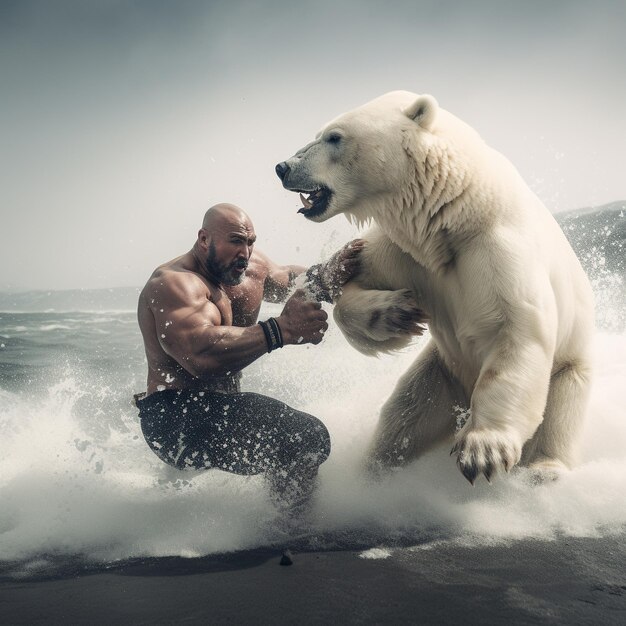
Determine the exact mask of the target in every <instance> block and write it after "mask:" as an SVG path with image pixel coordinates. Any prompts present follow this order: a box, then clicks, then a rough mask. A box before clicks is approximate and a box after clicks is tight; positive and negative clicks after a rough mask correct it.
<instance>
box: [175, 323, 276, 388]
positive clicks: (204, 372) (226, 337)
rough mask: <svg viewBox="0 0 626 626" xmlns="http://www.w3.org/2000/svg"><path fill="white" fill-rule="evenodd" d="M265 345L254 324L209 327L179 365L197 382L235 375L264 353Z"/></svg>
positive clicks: (257, 327) (266, 345)
mask: <svg viewBox="0 0 626 626" xmlns="http://www.w3.org/2000/svg"><path fill="white" fill-rule="evenodd" d="M267 352H268V342H267V339H266V336H265V333H264V332H263V329H262V328H261V326H259V325H258V324H255V325H254V326H247V327H245V328H241V327H238V326H224V327H222V326H218V327H213V328H211V330H210V333H206V334H205V335H204V336H203V337H201V338H196V339H195V340H194V349H193V351H192V354H191V355H190V356H188V357H183V359H182V363H181V365H183V367H184V368H185V369H186V370H187V371H189V372H190V373H191V374H192V375H193V376H195V377H196V378H200V379H206V378H211V377H212V376H224V375H228V374H231V373H233V372H238V371H240V370H242V369H244V368H245V367H247V366H248V365H250V364H251V363H253V362H254V361H256V360H257V359H258V358H259V357H261V356H263V355H264V354H267Z"/></svg>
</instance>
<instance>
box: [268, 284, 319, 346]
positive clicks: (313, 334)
mask: <svg viewBox="0 0 626 626" xmlns="http://www.w3.org/2000/svg"><path fill="white" fill-rule="evenodd" d="M327 319H328V315H327V314H326V311H322V305H321V304H320V303H319V302H313V301H311V300H307V299H306V296H305V292H304V291H303V290H302V289H298V290H296V291H295V292H294V294H293V295H292V296H291V298H289V300H287V302H286V303H285V307H284V308H283V311H282V313H281V314H280V316H279V317H278V318H277V319H276V321H277V322H278V325H279V326H280V330H281V333H282V335H283V343H285V344H288V343H291V344H297V343H313V344H318V343H319V342H320V341H322V338H323V337H324V333H325V332H326V331H327V330H328V324H327V322H326V320H327Z"/></svg>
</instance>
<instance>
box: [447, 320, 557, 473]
mask: <svg viewBox="0 0 626 626" xmlns="http://www.w3.org/2000/svg"><path fill="white" fill-rule="evenodd" d="M551 367H552V352H551V346H550V341H549V340H546V341H537V340H535V341H533V340H532V339H531V338H530V337H529V336H528V334H526V336H523V335H522V334H521V333H519V332H513V333H508V334H506V333H502V334H501V336H500V337H498V339H497V340H496V342H495V346H494V348H493V349H492V351H491V354H490V355H489V356H488V358H486V359H485V362H484V364H483V366H482V368H481V371H480V375H479V376H478V380H477V381H476V384H475V386H474V389H473V392H472V399H471V403H470V409H471V416H470V418H469V420H468V421H467V423H466V424H465V426H464V427H463V428H462V429H461V431H460V432H459V433H458V434H457V443H456V445H455V446H454V448H453V450H452V452H453V453H454V452H456V453H457V465H458V466H459V469H460V470H461V472H462V474H463V475H464V476H465V478H467V480H468V481H469V482H471V483H472V484H474V481H475V480H476V477H477V476H478V475H480V474H483V475H484V476H485V478H487V480H490V478H491V476H492V474H493V473H494V472H496V471H498V470H502V469H503V470H505V471H507V472H508V471H509V470H510V469H511V468H512V467H513V466H514V465H516V464H517V463H518V462H519V461H520V458H521V453H522V446H523V445H524V443H525V442H526V441H527V440H528V439H530V437H531V436H532V435H533V434H534V433H535V431H536V430H537V427H538V426H539V424H540V423H541V421H542V418H543V412H544V409H545V406H546V400H547V395H548V388H549V382H550V371H551Z"/></svg>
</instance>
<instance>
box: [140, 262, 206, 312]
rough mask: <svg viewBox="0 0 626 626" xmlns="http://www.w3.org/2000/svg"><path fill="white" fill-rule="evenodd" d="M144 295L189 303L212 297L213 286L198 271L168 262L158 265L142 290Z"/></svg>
mask: <svg viewBox="0 0 626 626" xmlns="http://www.w3.org/2000/svg"><path fill="white" fill-rule="evenodd" d="M142 297H144V298H150V301H152V303H153V304H154V303H156V302H157V301H163V300H164V299H166V300H174V301H177V302H179V303H189V304H191V303H192V302H193V301H195V300H197V299H199V298H202V299H206V298H207V297H208V298H209V299H210V298H211V288H210V286H209V285H208V283H207V282H206V280H205V279H204V278H203V277H201V276H200V275H199V274H197V273H196V272H194V271H192V270H190V269H188V268H185V267H181V266H178V265H172V264H169V263H166V264H164V265H160V266H159V267H157V268H156V269H155V270H154V272H153V273H152V276H150V278H149V279H148V282H147V283H146V285H145V287H144V288H143V291H142Z"/></svg>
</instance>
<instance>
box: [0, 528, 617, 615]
mask: <svg viewBox="0 0 626 626" xmlns="http://www.w3.org/2000/svg"><path fill="white" fill-rule="evenodd" d="M625 539H626V537H624V536H619V537H611V538H601V539H575V538H561V539H558V540H555V541H529V540H525V541H520V542H515V543H511V544H509V545H506V546H505V545H499V546H491V547H471V548H470V547H459V546H458V545H454V544H445V543H442V544H431V546H430V547H428V545H425V546H422V547H421V548H419V547H418V548H396V549H391V550H390V552H391V555H390V556H388V557H387V558H378V559H365V558H361V557H360V555H361V554H363V550H341V551H307V552H302V551H300V552H299V551H298V550H297V549H294V550H293V564H292V565H291V566H281V565H280V564H279V562H280V556H281V553H280V550H275V549H269V548H268V549H259V550H253V551H247V552H240V553H235V554H226V555H214V556H208V557H204V558H194V559H183V558H177V557H176V558H175V557H169V558H149V559H138V560H132V561H126V562H120V563H115V564H109V565H107V566H99V567H93V568H91V569H86V568H85V566H84V565H80V564H77V563H74V564H72V563H65V564H59V563H56V564H50V565H49V566H48V570H47V571H46V570H45V568H44V569H43V570H41V569H40V570H39V571H38V573H36V574H31V575H30V576H29V577H22V578H16V577H15V576H16V572H15V571H13V572H11V568H7V567H4V568H3V570H2V572H1V574H0V623H2V624H5V625H9V624H11V625H13V624H62V623H65V624H114V623H117V624H266V623H272V624H328V623H336V624H401V623H404V624H406V623H410V624H451V623H461V624H464V625H465V624H544V623H549V624H568V625H569V624H589V625H598V624H603V625H604V624H621V625H623V624H626V541H625Z"/></svg>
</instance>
